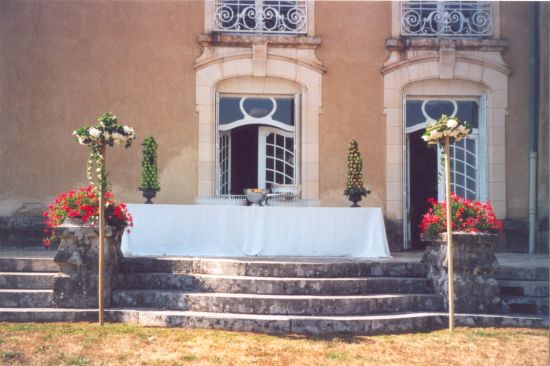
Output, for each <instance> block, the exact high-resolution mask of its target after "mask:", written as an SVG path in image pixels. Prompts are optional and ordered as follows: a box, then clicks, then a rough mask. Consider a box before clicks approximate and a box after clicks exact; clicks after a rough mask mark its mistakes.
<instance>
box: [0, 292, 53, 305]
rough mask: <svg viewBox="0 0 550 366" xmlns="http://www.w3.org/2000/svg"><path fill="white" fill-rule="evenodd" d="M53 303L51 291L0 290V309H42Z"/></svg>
mask: <svg viewBox="0 0 550 366" xmlns="http://www.w3.org/2000/svg"><path fill="white" fill-rule="evenodd" d="M52 303H53V290H43V289H41V290H32V289H0V307H19V308H43V307H50V306H52Z"/></svg>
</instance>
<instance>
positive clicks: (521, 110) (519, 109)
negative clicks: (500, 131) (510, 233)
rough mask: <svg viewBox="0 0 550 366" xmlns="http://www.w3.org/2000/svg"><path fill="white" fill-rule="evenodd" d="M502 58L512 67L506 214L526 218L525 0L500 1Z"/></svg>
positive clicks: (526, 51) (507, 145) (527, 18)
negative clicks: (505, 41) (518, 0)
mask: <svg viewBox="0 0 550 366" xmlns="http://www.w3.org/2000/svg"><path fill="white" fill-rule="evenodd" d="M500 6H501V32H502V38H504V39H505V40H507V41H508V48H507V50H506V51H505V53H504V57H503V58H504V60H505V61H506V63H507V64H508V65H509V66H510V70H511V71H512V73H511V75H510V77H509V79H508V80H509V82H508V115H507V117H506V181H507V186H506V196H507V214H508V217H509V218H513V219H526V218H527V207H528V199H529V123H528V120H529V15H528V3H527V2H525V3H522V2H502V3H500Z"/></svg>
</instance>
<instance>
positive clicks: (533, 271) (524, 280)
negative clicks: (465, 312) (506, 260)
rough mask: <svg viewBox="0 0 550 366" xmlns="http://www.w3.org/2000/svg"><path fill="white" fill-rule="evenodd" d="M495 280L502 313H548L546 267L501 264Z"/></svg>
mask: <svg viewBox="0 0 550 366" xmlns="http://www.w3.org/2000/svg"><path fill="white" fill-rule="evenodd" d="M496 278H497V281H498V285H499V288H500V294H501V298H502V307H503V309H502V310H503V312H504V313H509V314H527V315H545V316H547V315H548V269H547V268H543V267H535V268H519V267H509V266H501V269H500V272H498V273H497V276H496Z"/></svg>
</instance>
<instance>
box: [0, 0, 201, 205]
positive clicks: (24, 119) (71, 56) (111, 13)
mask: <svg viewBox="0 0 550 366" xmlns="http://www.w3.org/2000/svg"><path fill="white" fill-rule="evenodd" d="M203 12H204V6H203V3H202V1H174V2H172V1H166V2H162V3H158V2H157V3H155V2H148V1H143V2H140V1H89V2H88V1H86V2H84V1H18V0H6V1H2V2H0V40H1V47H0V48H1V52H0V131H1V132H0V167H1V173H0V215H6V214H11V213H12V212H13V211H14V210H16V209H17V208H18V207H19V206H21V204H22V203H24V202H48V201H49V200H50V199H51V198H53V196H54V195H55V194H56V193H58V192H60V191H63V190H66V189H69V188H73V187H78V186H80V185H84V184H86V179H85V164H86V160H87V149H86V148H85V147H83V146H80V145H78V144H77V143H76V142H74V141H73V140H72V137H71V133H72V131H73V130H74V129H75V128H77V127H80V126H82V125H84V124H89V123H95V119H96V118H97V116H98V115H99V114H102V113H104V112H107V111H112V112H114V113H115V114H116V115H117V116H118V117H119V119H120V120H121V121H122V122H124V123H127V124H130V125H132V126H133V127H134V128H135V130H136V131H137V134H138V140H137V143H136V144H135V146H132V147H131V148H130V149H128V150H127V151H124V149H123V148H114V149H109V151H108V153H109V155H108V156H107V159H108V168H109V170H110V171H111V175H110V179H111V180H112V181H113V183H114V191H115V193H116V194H119V195H120V198H121V199H123V200H126V201H129V202H142V198H141V197H140V193H139V192H138V191H137V186H138V185H139V179H140V162H141V146H140V143H141V142H142V141H143V138H144V137H147V136H148V135H151V134H153V135H154V136H155V138H156V139H157V141H158V143H159V161H160V170H161V175H160V180H161V188H162V191H161V192H160V193H159V195H158V199H157V202H173V203H190V202H192V201H193V199H194V197H195V195H196V190H197V166H196V165H197V144H198V130H197V115H196V111H195V71H194V70H193V67H192V65H193V60H194V59H195V58H196V57H197V56H198V55H199V54H200V45H199V44H198V43H197V41H196V38H197V35H198V34H199V33H201V32H202V31H203V29H204V25H203Z"/></svg>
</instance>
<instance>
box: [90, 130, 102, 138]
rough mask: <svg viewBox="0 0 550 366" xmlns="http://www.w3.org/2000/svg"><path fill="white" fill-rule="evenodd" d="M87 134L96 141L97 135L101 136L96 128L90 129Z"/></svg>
mask: <svg viewBox="0 0 550 366" xmlns="http://www.w3.org/2000/svg"><path fill="white" fill-rule="evenodd" d="M88 133H89V134H90V136H92V137H93V138H94V139H97V138H98V137H99V135H101V131H100V130H98V129H97V128H95V127H92V128H90V130H88Z"/></svg>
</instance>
